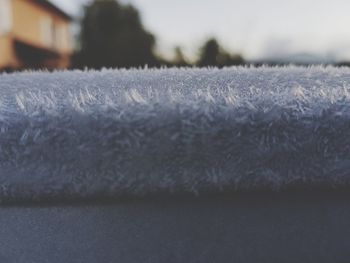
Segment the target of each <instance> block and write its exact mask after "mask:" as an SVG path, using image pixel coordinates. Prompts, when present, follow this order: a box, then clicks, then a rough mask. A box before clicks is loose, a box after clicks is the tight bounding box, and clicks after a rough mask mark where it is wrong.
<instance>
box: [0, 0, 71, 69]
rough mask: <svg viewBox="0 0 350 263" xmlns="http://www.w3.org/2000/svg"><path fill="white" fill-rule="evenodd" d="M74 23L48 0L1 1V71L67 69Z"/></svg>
mask: <svg viewBox="0 0 350 263" xmlns="http://www.w3.org/2000/svg"><path fill="white" fill-rule="evenodd" d="M71 20H72V18H71V17H70V16H69V15H68V14H67V13H65V12H64V11H63V10H61V9H59V8H58V7H57V6H55V5H54V4H52V3H51V2H49V1H48V0H0V69H2V70H4V69H24V68H30V69H38V68H48V69H54V68H67V67H68V66H69V64H70V56H71V53H72V43H71V33H70V22H71Z"/></svg>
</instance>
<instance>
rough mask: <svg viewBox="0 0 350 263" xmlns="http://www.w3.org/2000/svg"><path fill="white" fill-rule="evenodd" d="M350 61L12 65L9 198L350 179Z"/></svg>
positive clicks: (1, 165)
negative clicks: (65, 68)
mask: <svg viewBox="0 0 350 263" xmlns="http://www.w3.org/2000/svg"><path fill="white" fill-rule="evenodd" d="M349 94H350V70H349V69H347V68H333V67H309V68H299V67H283V68H243V67H238V68H227V69H222V70H218V69H162V70H129V71H128V70H119V71H115V70H102V71H100V72H96V71H87V72H81V71H72V72H56V73H44V72H32V73H30V72H28V73H20V74H11V75H6V74H4V75H0V199H1V200H3V201H6V200H25V199H30V200H32V199H35V200H40V199H45V198H53V199H55V198H90V197H97V196H103V197H109V196H113V197H122V196H143V195H147V194H159V193H169V194H176V193H196V194H198V193H199V194H200V193H204V192H208V191H209V192H225V191H246V190H249V191H250V190H256V189H270V190H283V189H287V188H299V187H302V188H304V187H307V188H309V187H311V188H313V187H328V188H334V187H347V186H348V185H350V95H349Z"/></svg>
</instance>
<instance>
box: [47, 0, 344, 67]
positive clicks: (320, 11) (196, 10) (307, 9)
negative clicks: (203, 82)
mask: <svg viewBox="0 0 350 263" xmlns="http://www.w3.org/2000/svg"><path fill="white" fill-rule="evenodd" d="M51 1H52V2H53V3H55V4H57V5H58V6H59V7H61V8H63V9H64V10H65V11H66V12H69V13H71V14H73V15H74V16H77V15H79V14H81V13H80V10H81V9H80V8H81V5H83V4H85V3H87V2H89V1H91V0H75V1H74V2H73V1H71V0H51ZM120 2H122V3H130V4H133V5H134V6H135V7H136V8H137V9H138V10H139V11H140V15H141V19H142V22H143V24H144V25H145V28H146V29H147V30H149V31H150V32H151V33H153V34H154V35H155V36H156V39H157V53H159V54H161V55H163V56H164V57H166V58H171V57H172V56H173V50H174V47H175V46H180V47H181V48H182V49H183V51H184V53H185V55H186V56H187V57H188V58H189V59H192V60H193V59H194V58H195V57H196V56H197V55H198V49H199V48H200V46H201V45H202V44H203V43H204V41H205V40H206V39H208V38H210V37H215V38H216V39H217V40H218V41H219V42H220V44H221V45H222V46H223V47H224V48H225V49H226V50H227V51H229V52H231V53H239V54H242V55H243V57H244V58H245V59H247V60H249V61H255V60H268V59H283V58H288V57H293V56H299V55H300V54H307V55H309V56H310V57H314V58H315V59H318V60H320V61H323V62H334V61H345V60H350V29H348V26H347V25H349V24H350V16H349V15H348V14H347V13H348V10H350V1H346V0H317V1H316V0H293V1H287V0H265V1H261V0H244V1H243V0H215V1H214V0H207V1H205V2H203V0H186V1H185V0H177V1H171V0H147V1H145V0H121V1H120ZM208 17H210V19H208ZM179 18H181V19H179Z"/></svg>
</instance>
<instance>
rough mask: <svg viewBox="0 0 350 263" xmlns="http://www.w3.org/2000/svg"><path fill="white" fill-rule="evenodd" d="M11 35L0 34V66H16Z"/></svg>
mask: <svg viewBox="0 0 350 263" xmlns="http://www.w3.org/2000/svg"><path fill="white" fill-rule="evenodd" d="M16 63H17V61H16V58H15V56H14V54H13V49H12V43H11V38H10V35H9V34H7V35H3V36H0V68H2V67H9V66H14V67H15V66H16Z"/></svg>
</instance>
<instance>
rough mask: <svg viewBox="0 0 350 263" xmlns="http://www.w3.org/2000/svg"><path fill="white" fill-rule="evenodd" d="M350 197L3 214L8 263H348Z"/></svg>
mask: <svg viewBox="0 0 350 263" xmlns="http://www.w3.org/2000/svg"><path fill="white" fill-rule="evenodd" d="M349 196H350V194H344V193H342V194H337V193H327V194H321V193H318V194H314V193H313V194H305V193H304V194H289V195H288V194H283V195H278V194H274V195H263V194H261V195H241V196H233V197H218V198H209V197H207V198H192V199H191V198H179V199H171V200H170V199H166V200H160V199H158V200H155V199H153V200H143V201H130V202H124V203H115V204H108V205H74V206H59V205H56V206H46V207H39V206H27V207H25V206H23V207H3V208H0V213H1V216H0V261H1V262H10V263H11V262H16V263H21V262H26V263H28V262H36V263H41V262H53V263H55V262H67V263H68V262H88V263H89V262H348V261H349V258H350V250H349V244H350V203H349Z"/></svg>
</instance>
